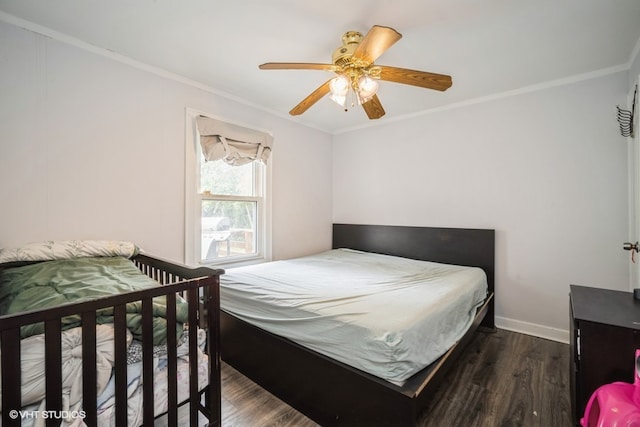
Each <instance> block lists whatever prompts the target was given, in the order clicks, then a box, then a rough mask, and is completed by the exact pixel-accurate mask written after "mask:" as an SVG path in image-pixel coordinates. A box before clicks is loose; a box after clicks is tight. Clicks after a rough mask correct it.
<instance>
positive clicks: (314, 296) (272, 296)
mask: <svg viewBox="0 0 640 427" xmlns="http://www.w3.org/2000/svg"><path fill="white" fill-rule="evenodd" d="M220 280H221V289H220V293H221V307H222V309H223V310H224V311H226V312H228V313H230V314H233V315H234V316H236V317H238V318H240V319H242V320H245V321H246V322H248V323H251V324H253V325H256V326H258V327H260V328H262V329H264V330H266V331H269V332H272V333H274V334H277V335H280V336H283V337H286V338H289V339H291V340H293V341H295V342H297V343H298V344H300V345H303V346H305V347H307V348H309V349H312V350H314V351H317V352H318V353H322V354H324V355H326V356H329V357H331V358H333V359H336V360H338V361H341V362H343V363H346V364H348V365H351V366H353V367H355V368H358V369H361V370H363V371H365V372H368V373H370V374H373V375H375V376H378V377H380V378H383V379H385V380H387V381H390V382H393V383H396V384H401V383H403V382H404V381H405V380H406V379H408V378H409V377H411V376H412V375H413V374H415V373H416V372H418V371H420V370H421V369H423V368H424V367H426V366H428V365H429V364H431V363H432V362H434V361H435V360H436V359H437V358H438V357H440V356H441V355H443V354H444V353H445V352H446V351H447V350H448V349H449V348H450V347H451V346H452V345H453V344H455V343H456V341H458V340H459V339H460V338H461V337H462V336H463V335H464V333H465V332H466V331H467V330H468V328H469V327H470V325H471V323H472V321H473V318H474V316H475V312H476V309H477V308H478V307H479V306H481V305H482V303H483V301H484V300H485V298H486V295H487V279H486V275H485V273H484V271H483V270H482V269H480V268H475V267H461V266H454V265H447V264H438V263H432V262H426V261H416V260H410V259H406V258H399V257H392V256H386V255H379V254H372V253H366V252H359V251H354V250H349V249H335V250H331V251H327V252H323V253H320V254H317V255H312V256H308V257H302V258H296V259H291V260H285V261H275V262H270V263H264V264H259V265H253V266H247V267H239V268H230V269H227V270H226V274H224V275H222V276H221V278H220Z"/></svg>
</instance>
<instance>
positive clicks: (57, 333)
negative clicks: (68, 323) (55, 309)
mask: <svg viewBox="0 0 640 427" xmlns="http://www.w3.org/2000/svg"><path fill="white" fill-rule="evenodd" d="M61 334H62V328H61V326H60V319H54V320H47V321H46V322H45V323H44V343H45V362H44V364H45V375H46V381H45V393H46V401H47V404H46V407H47V411H55V412H56V413H60V411H62V344H61V342H60V339H61V338H60V337H61ZM59 424H60V420H59V419H56V418H55V417H51V418H47V422H46V425H47V427H56V426H58V425H59Z"/></svg>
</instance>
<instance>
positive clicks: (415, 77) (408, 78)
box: [380, 65, 452, 91]
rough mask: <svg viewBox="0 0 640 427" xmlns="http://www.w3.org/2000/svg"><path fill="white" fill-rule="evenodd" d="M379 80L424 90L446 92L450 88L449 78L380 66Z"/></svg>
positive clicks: (442, 75) (424, 72)
mask: <svg viewBox="0 0 640 427" xmlns="http://www.w3.org/2000/svg"><path fill="white" fill-rule="evenodd" d="M380 67H381V68H382V71H381V72H380V80H386V81H388V82H395V83H403V84H406V85H412V86H419V87H423V88H426V89H435V90H441V91H442V90H447V89H449V88H450V87H451V84H452V81H451V76H447V75H444V74H435V73H427V72H426V71H416V70H409V69H407V68H397V67H388V66H386V65H381V66H380Z"/></svg>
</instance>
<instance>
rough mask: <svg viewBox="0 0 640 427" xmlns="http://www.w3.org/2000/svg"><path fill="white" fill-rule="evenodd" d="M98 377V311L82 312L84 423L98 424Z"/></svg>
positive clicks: (92, 425)
mask: <svg viewBox="0 0 640 427" xmlns="http://www.w3.org/2000/svg"><path fill="white" fill-rule="evenodd" d="M97 393H98V379H97V374H96V312H95V311H87V312H84V313H82V409H83V410H84V412H85V416H84V419H83V421H84V423H85V424H86V425H87V426H89V427H96V426H97V425H98V414H97V403H96V400H97Z"/></svg>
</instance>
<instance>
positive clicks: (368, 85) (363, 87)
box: [358, 74, 378, 103]
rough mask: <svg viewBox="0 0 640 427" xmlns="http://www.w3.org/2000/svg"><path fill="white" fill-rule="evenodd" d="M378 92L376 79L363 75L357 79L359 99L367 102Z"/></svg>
mask: <svg viewBox="0 0 640 427" xmlns="http://www.w3.org/2000/svg"><path fill="white" fill-rule="evenodd" d="M376 92H378V81H377V80H375V79H372V78H371V77H369V76H367V75H366V74H365V75H362V76H360V78H359V79H358V97H359V98H360V99H361V101H362V102H363V103H364V102H367V101H368V100H370V99H371V97H373V95H375V94H376Z"/></svg>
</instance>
